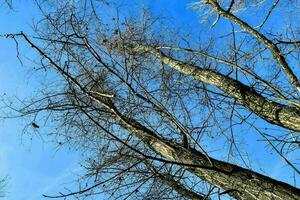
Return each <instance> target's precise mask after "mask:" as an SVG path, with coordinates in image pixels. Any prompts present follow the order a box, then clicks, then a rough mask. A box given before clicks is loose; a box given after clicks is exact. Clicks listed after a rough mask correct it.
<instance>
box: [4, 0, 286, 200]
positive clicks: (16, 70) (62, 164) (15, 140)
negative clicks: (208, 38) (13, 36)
mask: <svg viewBox="0 0 300 200" xmlns="http://www.w3.org/2000/svg"><path fill="white" fill-rule="evenodd" d="M29 2H30V1H21V0H20V1H17V4H16V5H15V10H16V11H15V12H11V11H8V10H6V9H5V8H4V7H0V11H1V12H0V34H3V33H16V32H19V31H24V32H27V33H30V32H31V28H30V25H31V23H32V19H33V18H36V17H37V16H38V13H37V12H36V10H35V6H33V5H32V4H30V3H29ZM146 2H147V3H149V2H150V1H146ZM188 2H190V1H187V0H185V1H182V0H178V1H170V0H153V1H151V6H152V8H153V10H155V11H156V12H161V11H167V12H169V14H170V15H172V16H174V18H176V19H178V20H177V23H178V24H182V25H184V24H187V22H188V24H189V25H190V26H191V25H193V24H195V25H196V26H198V25H199V26H200V23H199V18H197V15H196V13H194V12H192V11H191V10H188V9H187V3H188ZM181 16H184V17H181ZM28 69H29V68H28V66H26V63H25V65H24V66H21V65H20V63H19V61H18V60H17V59H16V48H15V44H14V42H13V41H12V40H5V39H0V97H1V96H2V95H3V94H6V95H7V96H19V97H22V96H23V97H24V96H26V95H28V94H29V93H30V92H34V89H35V84H37V83H36V82H35V77H34V76H31V75H32V74H31V72H30V71H28ZM0 107H1V104H0ZM22 125H23V123H22V120H20V119H10V120H5V121H0V175H8V176H9V184H8V186H7V188H6V189H7V192H8V193H7V197H6V198H4V199H5V200H38V199H42V196H41V195H42V194H45V193H50V194H55V193H54V192H58V191H59V189H60V188H62V184H64V183H67V182H69V181H70V180H72V177H73V176H72V173H79V171H80V169H79V167H78V164H77V162H78V161H79V160H80V156H79V154H78V153H77V152H71V151H69V150H68V149H61V150H59V151H56V146H54V145H53V144H49V143H44V142H43V141H42V140H41V139H40V138H39V137H34V138H33V139H32V140H31V139H30V138H29V137H27V136H23V137H22V134H21V133H22V128H23V126H22ZM249 148H252V153H256V154H257V156H258V157H257V162H258V163H259V162H264V161H267V162H268V163H271V164H270V165H269V169H267V170H269V174H270V175H272V176H273V177H274V178H280V179H282V180H291V179H290V177H286V176H285V175H284V174H285V171H284V170H285V169H284V168H282V162H280V161H279V159H277V158H276V159H274V158H273V157H266V155H267V154H264V153H263V151H264V149H262V148H261V149H260V147H257V148H256V147H254V146H251V144H250V146H249ZM253 148H254V149H253Z"/></svg>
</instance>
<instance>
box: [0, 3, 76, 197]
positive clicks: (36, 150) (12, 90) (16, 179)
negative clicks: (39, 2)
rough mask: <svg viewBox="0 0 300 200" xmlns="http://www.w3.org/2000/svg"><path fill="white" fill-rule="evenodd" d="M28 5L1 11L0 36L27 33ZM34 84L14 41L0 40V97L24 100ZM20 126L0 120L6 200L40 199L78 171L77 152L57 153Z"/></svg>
mask: <svg viewBox="0 0 300 200" xmlns="http://www.w3.org/2000/svg"><path fill="white" fill-rule="evenodd" d="M29 2H30V1H28V2H27V1H19V2H18V4H17V5H16V7H15V8H16V12H9V11H5V8H4V7H1V8H0V9H1V12H0V32H1V33H6V32H7V33H9V32H12V33H15V32H19V31H21V30H22V31H26V32H30V28H29V26H30V23H31V22H32V19H33V17H34V16H36V14H37V13H36V12H35V11H34V9H33V8H34V7H33V6H30V3H29ZM3 10H4V12H3ZM34 84H35V83H34V77H32V76H31V73H30V71H29V68H28V66H26V64H24V66H21V65H20V63H19V62H18V60H17V59H16V49H15V44H14V42H12V41H11V40H4V39H0V95H1V96H2V95H3V94H4V93H5V94H6V95H7V96H20V97H22V96H23V97H25V96H27V95H28V94H30V92H33V87H34ZM22 125H23V122H22V120H20V119H10V120H5V121H3V120H1V121H0V175H8V177H9V181H8V185H7V188H6V191H7V197H6V198H4V199H5V200H20V199H24V200H38V199H42V196H41V195H42V194H45V193H51V192H57V191H58V190H59V188H62V184H63V183H67V182H69V181H70V180H72V177H70V175H72V173H76V172H77V173H78V170H79V168H78V165H77V161H78V155H77V153H76V152H70V151H68V150H59V151H56V148H55V146H53V145H51V144H49V143H44V142H43V141H42V140H41V139H40V138H38V137H34V138H33V139H32V140H31V139H30V138H29V137H27V136H26V135H22V129H23V126H22Z"/></svg>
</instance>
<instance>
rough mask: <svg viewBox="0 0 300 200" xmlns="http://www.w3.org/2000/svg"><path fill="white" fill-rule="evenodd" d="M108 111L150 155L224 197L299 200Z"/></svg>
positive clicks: (282, 187) (287, 188)
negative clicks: (181, 169)
mask: <svg viewBox="0 0 300 200" xmlns="http://www.w3.org/2000/svg"><path fill="white" fill-rule="evenodd" d="M110 108H111V110H112V112H114V113H115V115H116V120H117V121H118V122H119V123H120V125H121V126H122V127H124V128H125V129H127V130H128V131H130V132H131V133H132V134H134V135H135V136H136V137H138V138H140V139H141V140H142V141H143V142H144V143H145V144H146V145H148V146H149V147H150V148H151V149H152V150H153V151H155V152H156V153H158V154H160V155H161V156H162V157H164V158H166V159H167V160H168V161H169V162H171V163H176V164H179V165H183V166H185V167H187V168H188V169H189V171H190V172H192V173H193V174H195V175H196V176H198V177H200V178H201V179H203V180H205V181H207V182H209V183H210V184H212V185H214V186H216V187H218V188H221V189H223V190H224V194H225V193H226V194H228V195H230V196H232V197H235V198H237V199H245V200H256V199H262V200H273V199H279V200H280V199H282V200H296V199H300V190H299V189H297V188H295V187H293V186H291V185H288V184H286V183H283V182H280V181H277V180H274V179H272V178H270V177H267V176H264V175H261V174H259V173H256V172H254V171H251V170H248V169H245V168H242V167H239V166H236V165H233V164H230V163H226V162H223V161H219V160H216V159H213V158H208V157H207V156H206V155H203V154H202V153H200V152H199V151H197V150H195V149H192V148H186V147H184V146H182V145H180V144H177V143H174V142H169V141H167V140H165V139H163V138H160V137H159V136H158V135H157V134H156V133H155V132H153V131H151V130H150V129H148V128H147V127H145V126H143V125H142V124H140V123H139V122H137V121H135V120H134V119H131V118H128V117H126V116H124V115H122V114H121V113H119V111H118V110H117V108H116V107H114V106H113V105H110Z"/></svg>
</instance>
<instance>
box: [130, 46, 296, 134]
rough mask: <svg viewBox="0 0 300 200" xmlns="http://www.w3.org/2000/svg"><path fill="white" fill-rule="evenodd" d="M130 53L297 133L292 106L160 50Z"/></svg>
mask: <svg viewBox="0 0 300 200" xmlns="http://www.w3.org/2000/svg"><path fill="white" fill-rule="evenodd" d="M133 50H134V51H144V52H149V53H152V54H153V55H155V56H156V57H157V58H158V59H159V60H160V61H161V62H163V63H164V64H167V65H169V66H170V67H172V68H173V69H175V70H177V71H179V72H180V73H182V74H185V75H187V76H190V77H193V78H194V79H196V80H200V81H202V82H204V83H207V84H210V85H212V86H215V87H217V88H219V89H220V90H222V91H224V92H225V93H226V94H228V95H229V96H231V97H232V98H234V99H236V100H237V102H239V103H240V104H241V105H243V106H244V107H246V108H248V109H249V110H251V111H252V112H254V113H255V114H256V115H258V116H259V117H261V118H262V119H264V120H266V121H268V122H270V123H272V124H276V125H278V126H281V127H284V128H288V129H290V130H294V131H300V110H299V109H298V108H296V107H292V106H286V105H282V104H280V103H277V102H273V101H270V100H268V99H266V98H265V97H263V96H262V95H260V94H258V93H257V92H256V91H255V90H253V89H252V88H250V87H249V86H247V85H244V84H243V83H242V82H239V81H237V80H234V79H232V78H230V77H227V76H224V75H222V74H220V73H219V72H216V71H214V70H211V69H202V68H199V67H197V66H194V65H191V64H187V63H183V62H181V61H179V60H176V59H174V58H171V57H169V56H166V55H165V54H164V53H163V52H162V51H160V50H158V49H156V48H154V47H151V46H142V45H140V46H137V47H135V48H134V49H133Z"/></svg>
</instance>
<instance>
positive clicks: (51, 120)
mask: <svg viewBox="0 0 300 200" xmlns="http://www.w3.org/2000/svg"><path fill="white" fill-rule="evenodd" d="M295 4H296V3H293V2H291V1H286V2H283V3H281V4H280V2H279V1H274V3H273V4H272V5H271V6H270V5H269V4H264V3H262V2H259V1H258V2H256V1H232V0H231V1H226V0H224V1H217V0H203V1H199V2H197V3H193V4H192V5H191V7H192V8H193V9H195V10H196V11H199V13H201V15H203V16H202V17H204V18H205V20H206V21H207V23H206V24H203V25H202V26H203V27H204V28H203V33H194V34H193V33H191V31H187V30H181V29H180V28H176V27H175V26H172V23H171V22H170V21H168V20H164V19H163V18H162V17H155V16H153V15H152V14H151V12H149V10H147V9H142V8H141V7H138V6H136V8H139V9H140V10H139V12H137V13H136V14H132V13H131V14H130V13H126V11H124V10H125V9H126V8H125V6H118V5H116V4H114V3H113V2H110V1H100V2H98V1H80V2H77V3H76V4H74V2H69V1H62V2H59V3H57V2H56V3H53V2H47V1H42V2H38V3H37V5H38V6H39V8H40V10H41V12H42V13H43V15H44V16H45V18H44V19H43V20H41V21H39V23H38V24H36V26H35V30H36V35H33V36H29V35H27V34H25V33H22V32H21V33H18V34H7V35H6V37H8V38H13V39H15V41H17V42H18V41H20V40H24V41H25V42H26V43H27V44H28V45H30V46H31V47H32V49H33V50H35V52H37V53H38V57H39V58H40V61H41V62H40V64H39V68H37V69H35V70H36V72H37V73H43V74H44V73H46V74H47V75H48V76H49V77H50V78H49V79H48V81H47V84H46V88H44V89H43V90H42V91H41V93H40V97H36V98H35V100H32V99H29V100H28V101H26V100H24V101H23V102H22V104H25V106H21V107H20V106H19V107H18V105H15V106H14V107H13V109H16V106H17V113H18V116H22V117H24V116H27V119H30V123H29V124H28V126H27V128H28V129H27V130H29V131H30V130H34V131H35V130H36V129H42V127H41V124H50V125H51V127H54V128H53V130H52V131H51V133H50V134H49V136H50V137H52V138H53V139H54V140H55V141H56V142H57V143H58V144H59V146H60V145H69V146H71V147H72V148H74V149H80V150H81V151H82V152H83V155H84V158H85V161H84V162H83V163H82V166H83V167H84V168H85V169H86V174H85V175H84V176H82V177H81V178H80V180H79V189H78V191H69V192H68V191H66V192H60V194H59V195H54V196H50V195H45V196H46V197H51V198H67V197H77V198H86V197H92V196H95V195H99V194H105V195H106V196H107V198H111V199H128V198H132V199H214V198H223V197H224V198H228V197H231V198H236V199H285V200H286V199H299V198H300V190H299V189H298V188H297V187H296V186H292V185H289V184H287V183H283V182H281V181H278V180H275V179H273V178H271V177H268V176H266V175H264V174H262V173H258V172H256V171H254V170H253V169H252V168H251V162H250V161H249V160H248V159H247V152H245V151H244V150H243V149H242V145H240V142H239V141H241V140H242V139H243V138H244V137H246V135H247V133H246V132H251V134H253V135H254V134H256V135H257V137H258V138H260V139H261V140H263V142H264V143H265V144H267V145H268V146H269V147H271V149H272V151H273V152H275V153H276V154H277V155H278V156H280V157H281V158H282V159H283V161H284V163H285V164H286V165H287V166H288V167H290V168H291V169H292V170H293V172H294V174H295V176H298V175H299V174H300V173H299V167H298V164H297V159H291V158H289V157H288V154H292V153H295V152H297V151H298V150H299V131H300V101H299V94H300V84H299V80H298V77H299V73H298V71H299V60H298V58H299V43H300V42H299V31H298V30H297V27H296V26H294V25H293V23H291V25H290V26H288V28H286V27H285V26H283V25H281V26H279V27H278V28H277V29H278V30H276V31H274V32H272V27H271V28H269V27H268V26H267V23H268V22H272V16H273V12H275V11H276V9H277V10H278V9H283V8H284V7H285V6H286V5H288V7H293V6H296V5H295ZM112 5H113V7H114V9H113V11H114V12H107V13H106V12H105V10H109V9H108V7H107V6H112ZM251 5H255V6H256V8H255V9H254V8H253V7H251V8H247V6H251ZM267 7H268V8H267ZM253 10H254V11H253ZM257 10H258V11H260V12H261V11H263V13H264V15H263V17H262V19H261V21H260V22H259V23H258V26H253V25H250V24H249V23H247V22H246V20H243V19H242V18H240V17H239V14H240V13H241V16H242V14H245V15H246V14H247V12H249V13H250V14H253V12H257ZM274 10H275V11H274ZM109 11H112V9H110V10H109ZM280 11H282V12H283V13H285V12H284V11H283V10H280ZM203 13H204V14H203ZM281 14H282V13H281ZM285 14H286V15H287V16H288V15H290V14H293V13H292V12H286V13H285ZM213 17H215V18H214V19H213ZM259 17H261V16H258V18H259ZM204 18H203V19H204ZM211 19H213V21H212V20H211ZM246 19H247V18H246ZM224 20H227V21H224ZM226 22H230V23H228V24H226ZM222 23H223V24H222ZM220 24H221V25H220ZM218 26H219V27H220V26H221V28H222V30H220V34H219V35H217V36H214V37H212V38H208V37H204V35H207V34H209V33H210V32H212V31H213V29H217V28H218ZM209 27H210V28H209ZM264 27H266V28H264ZM202 34H203V35H202ZM199 36H200V38H201V39H198V38H199ZM297 70H298V71H297ZM36 96H37V95H36ZM7 105H8V106H9V107H12V106H11V105H10V104H9V103H7ZM43 121H44V122H45V123H43ZM262 124H263V125H262ZM249 130H250V131H249ZM247 142H249V143H250V142H252V143H255V142H257V141H255V140H254V141H247ZM224 144H225V145H226V148H224ZM218 148H219V149H221V150H220V151H218V153H219V156H217V155H216V154H215V153H213V150H215V149H218ZM212 154H213V155H212ZM216 158H217V159H216ZM254 159H255V157H254Z"/></svg>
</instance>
